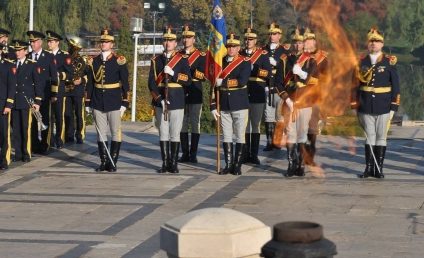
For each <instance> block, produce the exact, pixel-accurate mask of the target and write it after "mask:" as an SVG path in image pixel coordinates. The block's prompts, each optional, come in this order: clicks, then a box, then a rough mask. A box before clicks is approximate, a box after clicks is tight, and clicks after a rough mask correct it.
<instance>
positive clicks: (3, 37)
mask: <svg viewBox="0 0 424 258" xmlns="http://www.w3.org/2000/svg"><path fill="white" fill-rule="evenodd" d="M9 35H10V31H8V30H6V29H3V28H0V44H2V45H3V50H2V51H1V57H2V58H7V59H10V60H14V59H15V54H14V53H13V51H9Z"/></svg>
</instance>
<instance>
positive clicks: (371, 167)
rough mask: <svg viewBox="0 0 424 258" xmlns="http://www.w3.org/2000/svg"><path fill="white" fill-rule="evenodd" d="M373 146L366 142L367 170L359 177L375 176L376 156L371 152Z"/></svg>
mask: <svg viewBox="0 0 424 258" xmlns="http://www.w3.org/2000/svg"><path fill="white" fill-rule="evenodd" d="M371 148H373V146H371V145H369V144H365V170H364V173H362V174H359V175H358V177H359V178H367V177H369V176H374V158H373V157H372V154H371Z"/></svg>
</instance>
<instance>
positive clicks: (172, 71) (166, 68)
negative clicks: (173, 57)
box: [163, 65, 174, 76]
mask: <svg viewBox="0 0 424 258" xmlns="http://www.w3.org/2000/svg"><path fill="white" fill-rule="evenodd" d="M163 72H164V73H166V74H169V75H171V76H174V70H172V68H171V67H169V66H168V65H167V66H165V68H164V69H163Z"/></svg>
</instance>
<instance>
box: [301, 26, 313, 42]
mask: <svg viewBox="0 0 424 258" xmlns="http://www.w3.org/2000/svg"><path fill="white" fill-rule="evenodd" d="M307 39H315V33H314V32H313V31H312V30H311V29H309V28H306V30H305V33H304V34H303V40H307Z"/></svg>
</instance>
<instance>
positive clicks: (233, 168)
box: [210, 33, 251, 175]
mask: <svg viewBox="0 0 424 258" xmlns="http://www.w3.org/2000/svg"><path fill="white" fill-rule="evenodd" d="M226 47H227V55H226V56H225V57H224V60H223V67H222V68H223V70H222V72H221V74H220V76H219V77H218V78H217V79H216V85H215V88H214V94H213V95H212V98H211V105H210V109H211V112H212V115H213V117H214V118H215V120H218V117H219V116H220V117H221V127H222V133H223V136H224V142H223V148H224V160H225V168H224V169H223V170H222V171H220V172H219V174H220V175H223V174H228V173H231V174H234V175H241V166H242V151H243V146H244V144H245V140H246V139H245V132H246V125H247V119H248V116H249V97H248V90H247V83H248V81H249V76H250V72H251V64H250V63H249V61H248V58H246V57H244V56H242V55H240V54H239V53H240V38H239V37H237V36H236V35H234V34H233V33H230V34H229V35H227V42H226ZM217 94H220V97H219V100H220V101H219V105H220V112H218V110H217V103H216V96H217ZM233 132H234V135H235V137H236V147H235V151H234V154H233Z"/></svg>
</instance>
